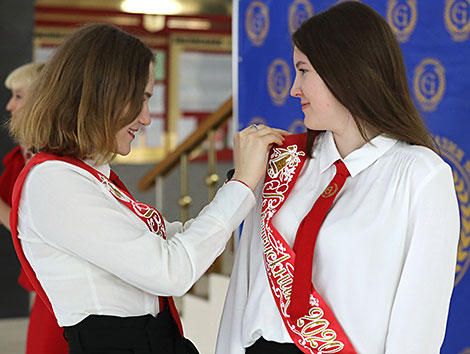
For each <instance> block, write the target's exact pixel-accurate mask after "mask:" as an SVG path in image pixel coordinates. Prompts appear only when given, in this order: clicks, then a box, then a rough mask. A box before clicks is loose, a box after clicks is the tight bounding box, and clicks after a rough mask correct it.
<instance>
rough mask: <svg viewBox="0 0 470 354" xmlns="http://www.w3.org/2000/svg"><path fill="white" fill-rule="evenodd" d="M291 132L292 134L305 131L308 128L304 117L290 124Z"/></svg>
mask: <svg viewBox="0 0 470 354" xmlns="http://www.w3.org/2000/svg"><path fill="white" fill-rule="evenodd" d="M288 130H289V132H290V133H292V134H297V133H304V132H306V131H307V128H305V124H304V120H303V119H295V120H294V121H293V122H292V123H291V124H290V125H289V129H288Z"/></svg>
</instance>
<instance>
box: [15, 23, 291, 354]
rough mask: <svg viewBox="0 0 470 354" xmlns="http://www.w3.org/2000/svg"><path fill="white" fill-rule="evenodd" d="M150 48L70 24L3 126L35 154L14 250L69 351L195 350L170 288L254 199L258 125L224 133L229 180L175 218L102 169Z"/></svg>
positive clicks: (136, 117)
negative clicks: (187, 217) (228, 141)
mask: <svg viewBox="0 0 470 354" xmlns="http://www.w3.org/2000/svg"><path fill="white" fill-rule="evenodd" d="M153 63H154V56H153V54H152V52H151V51H150V49H149V48H148V47H146V46H145V45H144V44H143V43H142V42H141V41H140V40H138V39H137V38H135V37H133V36H131V35H129V34H127V33H125V32H124V31H122V30H119V29H118V28H116V27H114V26H110V25H102V24H93V25H87V26H84V27H83V28H81V29H78V30H77V31H75V32H74V33H73V34H72V35H71V36H70V37H69V38H68V39H67V40H66V41H65V42H64V43H63V44H62V45H61V46H60V47H59V48H58V49H57V51H56V53H55V54H54V56H53V57H52V58H51V59H50V61H49V62H48V63H47V64H46V66H45V68H44V69H43V71H42V73H41V76H40V77H39V79H38V81H37V85H36V86H35V87H34V88H33V89H32V94H31V95H30V97H29V98H28V101H27V102H26V104H25V106H24V107H23V109H22V110H21V111H20V113H19V114H20V119H21V124H18V123H17V122H16V121H15V120H14V121H13V122H12V125H11V131H12V133H13V135H14V137H15V138H16V139H17V140H18V141H19V142H21V143H22V144H23V145H24V146H26V147H27V149H29V150H31V151H34V152H35V153H36V154H35V156H34V157H33V158H32V159H31V160H30V162H29V163H28V164H27V165H26V167H25V169H24V170H23V171H22V173H21V174H20V176H19V178H18V181H17V183H16V185H15V190H14V193H13V206H12V215H11V219H10V221H11V228H12V233H13V237H14V243H15V248H16V250H17V253H18V256H19V258H20V260H21V262H22V264H23V267H24V268H25V271H26V272H27V274H28V276H29V277H30V279H31V282H32V283H33V285H34V286H35V288H36V290H37V292H38V294H39V295H40V296H41V298H42V299H43V301H44V302H45V303H46V304H47V305H48V306H49V308H50V310H51V311H53V313H54V315H55V317H56V318H57V321H58V323H59V325H60V326H61V327H64V333H65V337H66V339H67V341H68V343H69V346H70V353H72V354H78V353H159V354H160V353H161V354H183V353H184V354H186V353H196V352H197V350H196V349H195V348H194V346H193V345H192V344H191V343H190V342H189V341H187V340H186V339H184V338H183V336H182V329H181V323H180V322H179V317H178V314H177V312H176V308H175V307H174V303H173V300H172V298H171V296H173V295H176V296H181V295H183V294H184V293H185V292H186V291H187V290H188V289H189V288H190V287H191V286H192V285H193V284H194V282H195V281H196V280H197V279H198V278H199V277H200V276H201V275H202V274H203V273H204V272H205V270H206V269H207V268H208V267H209V266H210V265H211V263H212V262H213V261H214V260H215V258H216V257H217V256H218V255H219V254H220V253H221V252H222V250H223V248H224V247H225V243H226V242H227V240H228V239H229V237H230V235H231V233H232V231H233V230H234V229H235V228H236V227H237V225H238V224H239V223H240V222H241V221H242V220H243V218H244V217H245V216H246V214H247V213H248V212H249V210H250V209H251V208H252V207H253V205H254V203H255V201H254V197H253V193H252V188H254V187H255V186H256V184H257V183H258V181H259V180H260V179H261V177H262V175H263V173H264V172H263V171H264V169H265V164H266V153H267V151H268V149H269V147H270V145H271V144H281V143H282V141H283V135H284V134H285V132H283V131H278V130H274V129H271V128H268V127H265V126H260V127H256V129H253V128H248V129H245V130H244V131H242V132H240V133H239V134H237V135H236V137H235V153H236V158H235V164H236V166H237V167H236V168H237V174H236V175H235V176H234V179H235V180H234V181H230V182H227V183H226V184H225V185H224V186H223V187H222V188H221V189H220V190H219V192H218V193H217V195H216V196H215V198H214V200H213V201H212V202H211V203H210V204H209V205H208V206H206V207H205V208H204V209H203V210H202V211H201V213H200V214H199V215H198V216H197V217H196V218H195V219H194V220H192V221H191V222H188V223H187V224H185V225H184V226H183V225H182V224H181V223H178V222H176V223H169V222H167V221H166V220H164V219H163V217H162V216H161V215H160V213H158V211H157V210H156V209H154V208H152V207H150V206H149V205H146V204H144V203H139V202H138V201H136V200H134V199H133V198H132V196H131V195H130V194H129V192H128V191H127V189H126V188H125V186H124V185H123V184H122V182H121V181H120V180H119V178H117V176H116V175H115V174H114V173H113V172H112V171H111V170H110V167H109V164H108V163H109V162H110V161H111V160H112V158H113V157H114V156H115V155H116V154H120V155H127V154H128V153H129V152H130V150H131V143H132V141H133V140H134V138H135V135H136V134H137V133H138V130H139V129H140V128H142V127H143V126H147V125H149V124H150V114H149V107H148V102H149V99H150V97H151V96H152V93H153V86H154V67H153Z"/></svg>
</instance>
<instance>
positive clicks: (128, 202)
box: [10, 152, 183, 336]
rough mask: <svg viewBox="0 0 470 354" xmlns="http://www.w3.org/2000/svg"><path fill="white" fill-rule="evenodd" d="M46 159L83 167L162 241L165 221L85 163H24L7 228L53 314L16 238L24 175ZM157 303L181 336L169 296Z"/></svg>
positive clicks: (42, 156) (41, 156) (50, 157)
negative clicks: (172, 321)
mask: <svg viewBox="0 0 470 354" xmlns="http://www.w3.org/2000/svg"><path fill="white" fill-rule="evenodd" d="M49 160H58V161H63V162H67V163H69V164H72V165H75V166H77V167H80V168H83V169H84V170H86V171H88V172H89V173H90V174H92V175H93V176H95V177H96V178H97V179H98V180H99V181H100V182H101V183H102V184H103V185H104V186H105V187H106V189H107V190H108V191H109V192H110V193H111V194H112V195H113V196H114V197H115V198H116V199H118V200H119V201H120V202H122V203H123V204H124V205H125V206H127V207H128V208H129V209H130V210H131V211H132V212H133V213H135V214H136V215H137V216H138V217H139V218H140V219H141V220H142V221H143V222H144V223H145V224H146V225H147V227H148V228H149V230H150V231H152V232H153V233H155V234H157V235H158V236H160V237H162V238H166V234H165V222H164V220H163V217H162V216H161V215H160V213H159V212H158V211H157V210H156V209H154V208H152V207H151V206H149V205H147V204H145V203H140V202H137V201H136V200H135V199H134V198H132V196H131V194H130V193H129V191H128V190H127V189H126V188H125V186H124V185H121V186H119V187H118V186H116V184H115V183H113V182H111V181H110V180H109V179H108V178H107V177H106V176H105V175H103V174H102V173H101V172H99V171H97V170H95V169H94V168H92V167H91V166H89V165H87V164H86V163H85V162H83V161H81V160H78V159H75V158H72V157H66V156H57V155H54V154H49V153H45V152H41V153H38V154H36V155H34V157H33V158H32V159H31V160H30V161H29V162H28V163H27V164H26V166H25V168H24V169H23V170H22V171H21V173H20V174H19V176H18V178H17V180H16V183H15V186H14V188H13V196H12V208H11V214H10V227H11V234H12V237H13V244H14V246H15V250H16V253H17V255H18V258H19V260H20V262H21V265H22V266H23V269H24V271H25V273H26V275H27V276H28V278H29V280H30V281H31V284H32V285H33V287H34V289H35V291H36V293H37V294H38V295H39V297H40V298H41V300H42V301H43V302H44V304H45V305H46V306H47V307H48V309H49V311H51V313H53V310H52V306H51V303H50V301H49V299H48V297H47V295H46V293H45V292H44V290H43V288H42V286H41V284H40V283H39V281H38V279H37V278H36V274H35V273H34V270H33V269H32V268H31V265H30V264H29V262H28V260H27V259H26V257H25V255H24V252H23V248H22V247H21V242H20V239H19V238H18V229H17V226H18V206H19V203H20V199H21V191H22V189H23V184H24V181H25V179H26V176H27V175H28V173H29V170H30V169H31V168H32V167H34V166H35V165H38V164H40V163H42V162H44V161H49ZM159 300H160V310H163V308H164V306H165V303H166V301H167V302H168V305H169V307H170V311H171V314H172V315H173V319H174V320H175V322H176V324H177V325H178V328H179V331H180V333H181V335H182V336H183V327H182V325H181V320H180V318H179V315H178V311H177V309H176V306H175V303H174V301H173V298H171V297H159Z"/></svg>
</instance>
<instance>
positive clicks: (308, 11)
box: [289, 0, 313, 33]
mask: <svg viewBox="0 0 470 354" xmlns="http://www.w3.org/2000/svg"><path fill="white" fill-rule="evenodd" d="M312 16H313V6H312V4H311V3H310V1H308V0H295V1H294V2H293V3H292V4H291V5H290V6H289V31H290V33H294V31H295V30H296V29H297V28H299V27H300V25H301V24H302V22H304V21H305V20H307V19H309V18H310V17H312Z"/></svg>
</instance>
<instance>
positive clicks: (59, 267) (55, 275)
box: [18, 161, 255, 326]
mask: <svg viewBox="0 0 470 354" xmlns="http://www.w3.org/2000/svg"><path fill="white" fill-rule="evenodd" d="M86 162H87V163H88V164H90V165H92V163H91V162H90V161H86ZM92 167H94V168H96V169H97V170H99V171H100V172H101V173H103V174H105V175H106V176H109V174H110V168H109V165H101V166H93V165H92ZM254 204H255V199H254V196H253V193H252V192H251V190H250V189H249V188H248V187H246V186H245V185H244V184H242V183H240V182H237V181H233V182H229V183H226V184H225V185H224V186H223V187H222V188H220V190H219V191H218V193H217V195H216V196H215V198H214V200H213V201H212V202H211V203H210V204H209V205H208V206H206V207H205V208H204V209H203V210H202V211H201V212H200V214H199V215H198V216H197V217H196V218H195V219H194V220H191V221H189V222H187V223H186V224H185V225H184V226H183V225H182V224H181V223H180V222H174V223H166V228H167V240H164V239H162V238H160V237H158V236H156V235H155V234H153V233H152V232H150V231H149V230H148V228H147V226H146V224H145V223H144V222H143V221H141V220H140V219H139V218H138V216H137V215H135V214H134V213H133V212H131V211H130V210H129V209H128V208H127V207H126V206H125V205H124V204H122V203H121V202H119V201H118V200H117V199H116V198H115V197H114V196H113V195H112V194H111V193H110V192H109V191H108V190H107V189H106V188H105V187H104V186H103V185H102V184H101V183H100V181H99V180H98V179H97V178H95V177H94V176H92V175H91V174H90V173H89V172H87V171H85V170H83V169H81V168H79V167H76V166H74V165H71V164H68V163H64V162H60V161H47V162H44V163H42V164H40V165H38V166H36V167H33V168H32V169H31V171H30V173H29V175H28V177H27V179H26V181H25V184H24V187H23V192H22V196H21V201H20V207H19V212H18V216H19V220H18V231H19V238H20V239H21V244H22V246H23V250H24V253H25V256H26V258H27V260H28V261H29V263H30V264H31V266H32V268H33V269H34V271H35V272H36V275H37V278H38V280H39V282H40V283H41V285H42V287H43V288H44V291H45V292H46V294H47V296H48V298H49V299H50V301H51V304H52V308H53V310H54V313H55V315H56V317H57V320H58V323H59V325H60V326H71V325H74V324H76V323H78V322H80V321H81V320H82V319H84V318H85V317H87V316H88V315H90V314H98V315H114V316H120V317H124V316H139V315H145V314H152V315H155V314H157V313H158V312H159V305H158V296H159V295H162V296H167V295H175V296H181V295H183V294H184V293H185V292H186V291H188V290H189V289H190V287H191V286H192V285H193V284H194V282H196V280H197V279H198V278H199V277H200V276H201V275H202V274H203V273H204V272H205V271H206V270H207V268H208V267H209V266H210V265H211V264H212V263H213V262H214V260H215V259H216V257H217V256H218V255H219V254H220V253H221V252H222V251H223V249H224V248H225V244H226V242H227V240H228V239H229V238H230V236H231V234H232V231H233V230H234V229H235V228H236V227H237V226H238V225H239V224H240V222H241V221H242V220H243V219H244V218H245V217H246V215H247V214H248V212H249V211H250V210H251V209H252V207H253V206H254Z"/></svg>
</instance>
